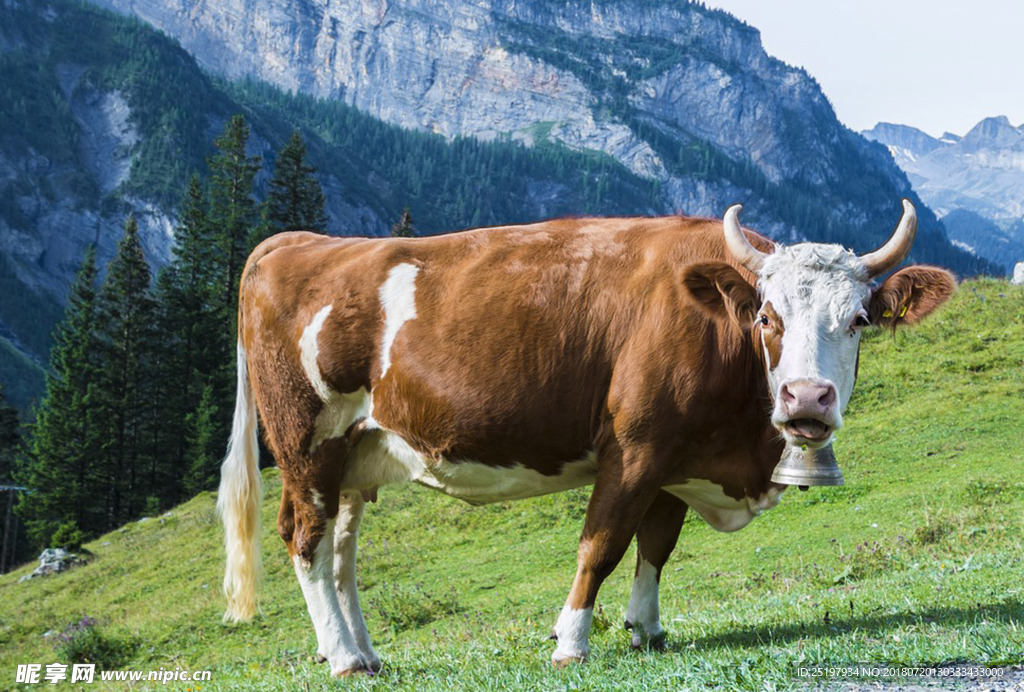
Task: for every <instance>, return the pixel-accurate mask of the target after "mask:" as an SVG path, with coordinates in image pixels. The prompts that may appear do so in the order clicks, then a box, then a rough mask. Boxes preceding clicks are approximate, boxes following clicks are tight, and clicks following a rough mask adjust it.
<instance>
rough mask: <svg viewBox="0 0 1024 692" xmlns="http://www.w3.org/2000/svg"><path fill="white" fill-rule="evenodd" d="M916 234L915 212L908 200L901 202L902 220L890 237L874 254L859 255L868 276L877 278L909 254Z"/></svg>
mask: <svg viewBox="0 0 1024 692" xmlns="http://www.w3.org/2000/svg"><path fill="white" fill-rule="evenodd" d="M916 233H917V211H916V210H915V209H914V205H913V204H911V203H910V200H909V199H904V200H903V218H901V219H900V224H899V225H898V226H897V227H896V230H895V231H893V234H892V237H891V238H889V242H887V243H886V244H885V245H883V246H882V247H880V248H878V249H877V250H875V251H874V252H869V253H868V254H866V255H861V256H860V259H861V261H862V262H863V263H864V266H865V267H866V268H867V270H868V276H878V275H879V274H884V273H885V272H887V271H889V270H890V269H892V268H893V267H895V266H896V265H897V264H899V263H900V262H902V261H903V260H905V259H906V258H907V255H908V254H910V246H911V245H913V244H914V235H915V234H916Z"/></svg>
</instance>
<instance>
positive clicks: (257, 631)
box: [0, 281, 1024, 690]
mask: <svg viewBox="0 0 1024 692" xmlns="http://www.w3.org/2000/svg"><path fill="white" fill-rule="evenodd" d="M1022 325H1024V289H1021V288H1011V287H1010V286H1009V285H1008V284H1006V283H1005V282H995V281H983V282H971V283H968V284H965V285H964V286H963V287H962V288H961V290H960V292H959V293H958V295H957V297H956V298H955V299H954V302H953V304H952V305H951V306H950V307H949V308H948V309H946V310H945V311H943V312H942V313H941V314H939V315H938V316H936V317H935V318H934V319H932V320H931V321H930V322H929V323H928V324H926V325H923V326H922V327H920V328H919V329H917V330H914V331H908V332H902V333H900V334H899V336H898V337H897V338H895V339H893V338H892V337H891V336H889V335H887V334H876V335H874V336H872V337H869V338H868V339H867V340H866V342H865V344H864V350H863V354H862V355H863V357H862V360H861V375H860V380H859V381H858V385H857V392H856V394H855V396H854V401H853V402H852V403H851V405H850V409H849V412H848V414H849V415H848V422H847V428H846V429H845V430H844V431H843V433H842V435H841V438H840V440H839V441H838V443H837V455H838V458H839V460H840V464H841V465H842V467H843V470H844V472H845V474H846V480H847V485H846V486H845V487H843V488H840V489H812V490H811V491H810V492H806V493H799V492H796V491H790V492H787V493H786V495H785V497H784V498H783V502H782V505H781V506H780V507H779V508H777V509H775V510H773V511H772V512H770V513H768V514H766V515H765V516H763V517H761V518H760V519H758V520H757V521H756V522H754V523H753V524H751V526H750V527H748V528H747V529H744V530H743V531H741V532H739V533H736V534H718V533H715V532H714V531H712V530H711V529H710V528H708V527H707V526H706V525H705V524H704V523H703V522H702V521H700V520H699V519H697V518H690V519H688V520H687V522H686V524H685V526H684V528H683V535H682V537H681V540H680V544H679V547H678V548H677V551H676V553H675V555H674V556H673V558H672V560H671V561H670V563H669V565H668V566H667V568H666V572H665V576H664V579H663V588H662V599H663V600H662V615H663V620H664V622H665V624H666V626H667V627H668V629H669V631H670V636H671V638H670V644H669V650H668V651H667V652H664V653H647V652H632V651H630V650H629V648H628V638H627V636H626V635H625V634H624V633H623V632H622V631H621V630H620V627H619V624H620V623H621V621H622V619H623V615H624V612H625V605H626V601H627V599H628V588H629V584H630V581H631V572H632V560H633V556H632V554H630V555H628V556H627V558H626V560H625V562H624V564H623V566H621V567H620V568H619V569H618V570H617V571H616V572H615V574H613V575H612V577H611V578H610V579H609V580H608V582H607V583H606V585H605V587H604V588H603V590H602V592H601V599H600V603H601V605H602V609H601V611H600V613H599V614H598V616H597V618H596V632H595V634H594V636H593V639H592V643H593V645H594V656H593V660H592V661H591V662H590V663H588V664H587V665H586V666H583V667H576V668H572V669H569V670H565V671H556V670H553V669H552V668H551V666H550V664H549V663H548V658H549V656H550V653H551V649H552V643H550V642H547V641H545V637H546V636H547V634H548V633H549V632H550V628H551V625H552V624H553V623H554V620H555V617H556V615H557V613H558V610H559V609H560V607H561V604H562V602H563V600H564V598H565V594H566V592H567V589H568V587H569V584H570V581H571V578H572V574H573V571H574V565H575V543H576V537H577V534H578V531H579V528H580V523H581V519H582V515H583V511H584V507H585V502H586V493H584V492H574V493H566V494H562V495H558V496H552V497H546V498H538V499H535V500H529V501H524V502H519V503H515V504H506V505H494V506H489V507H483V508H472V507H468V506H465V505H462V504H460V503H458V502H456V501H454V500H451V499H449V498H446V497H444V496H441V495H438V494H436V493H432V492H430V491H427V490H424V489H422V488H419V487H415V486H406V487H398V488H392V489H388V490H385V491H384V492H382V494H381V500H380V502H379V503H378V504H377V505H376V506H371V508H370V511H369V512H368V514H367V519H366V521H365V523H364V530H363V533H362V540H361V552H360V581H361V583H362V593H363V603H364V607H365V609H366V613H367V619H368V620H369V624H370V628H371V633H372V634H373V636H374V638H375V643H376V646H377V649H378V651H379V652H380V653H381V655H382V658H383V659H384V661H385V670H384V672H383V673H382V674H381V675H380V676H379V677H377V678H375V679H359V680H353V681H345V682H340V683H337V682H334V683H332V682H331V681H329V679H328V676H327V671H326V667H325V666H322V665H317V664H315V663H313V662H312V660H311V658H310V656H311V654H313V652H314V650H315V646H316V642H315V635H314V633H313V628H312V626H311V624H310V623H309V620H308V616H307V614H306V612H305V606H304V604H303V601H302V597H301V594H300V592H299V588H298V585H297V583H296V582H295V579H294V575H293V574H292V571H291V568H290V564H289V563H288V560H287V557H286V554H285V552H284V549H283V547H282V546H281V544H280V541H279V540H278V539H277V537H276V535H275V533H274V518H275V513H276V501H277V491H278V482H277V477H276V473H275V472H273V471H269V472H267V473H266V474H265V477H266V479H267V481H268V482H267V483H266V496H265V506H264V517H263V538H264V543H263V546H264V548H263V551H264V561H265V564H266V567H267V574H266V579H265V587H264V615H263V617H262V618H260V619H258V620H257V621H256V622H254V623H253V624H250V625H245V626H236V627H228V626H225V625H223V624H221V621H220V613H221V610H222V608H223V602H222V600H221V597H220V595H219V581H220V570H221V565H222V562H223V559H222V553H221V548H220V545H219V544H220V531H219V527H218V526H217V525H216V519H215V516H214V510H213V506H214V496H213V495H212V494H204V495H200V496H199V497H197V498H195V499H193V500H191V501H190V502H188V503H186V504H184V505H182V506H181V507H179V508H177V509H176V510H175V511H174V512H173V513H172V515H171V516H170V517H166V518H164V519H163V520H161V519H149V520H146V521H143V522H141V523H136V524H132V525H129V526H128V527H125V528H123V529H121V530H119V531H115V532H113V533H111V534H109V535H108V536H105V537H104V538H102V539H100V540H98V541H95V542H93V543H91V544H89V545H88V548H89V549H91V550H92V551H93V552H95V553H96V558H95V560H94V562H93V563H92V564H90V565H89V566H87V567H83V568H78V569H76V570H74V571H72V572H70V573H66V574H63V575H58V576H54V577H49V578H46V579H40V580H33V581H32V582H28V583H25V584H16V581H17V578H18V577H19V576H21V575H22V574H25V573H26V572H27V571H28V570H29V569H30V568H29V567H26V568H23V569H21V570H19V571H17V572H15V573H13V574H11V575H7V576H4V577H0V687H3V686H5V685H8V684H12V683H13V680H14V669H15V665H16V664H17V663H19V662H22V663H23V662H30V661H35V662H40V663H47V662H52V661H53V660H55V654H54V653H53V651H52V650H51V649H50V647H49V645H48V643H47V640H45V639H44V638H43V637H42V635H43V633H44V632H46V631H47V630H50V629H55V628H56V629H59V628H61V627H62V626H63V625H64V624H65V623H67V622H69V621H71V620H73V619H77V618H79V617H81V616H82V615H83V614H88V615H90V616H93V617H95V618H97V619H98V620H99V622H100V626H101V628H103V629H104V630H105V631H107V632H109V633H111V634H117V635H121V636H127V637H132V638H134V640H135V641H136V642H138V647H137V649H136V650H135V653H134V654H133V656H132V658H130V659H129V660H127V661H126V662H125V663H124V664H123V666H122V667H124V668H129V667H131V668H160V667H161V666H163V667H165V668H174V667H175V666H182V667H185V668H189V669H193V668H196V669H198V668H212V669H213V670H214V677H213V681H212V682H210V683H204V684H203V685H202V689H203V690H220V689H223V690H232V689H259V690H263V689H266V690H270V689H274V690H277V689H282V690H283V689H296V688H302V687H303V686H304V685H308V688H307V689H323V688H328V687H331V686H332V685H333V686H335V687H340V686H348V687H352V688H356V689H366V688H379V689H416V690H422V689H451V688H455V689H460V688H461V689H485V688H490V689H497V688H516V689H665V688H681V687H689V688H693V687H703V686H713V687H717V686H722V687H727V688H745V689H755V688H756V689H760V688H763V687H765V686H766V685H768V686H777V687H788V686H791V685H795V684H798V683H799V681H798V680H796V679H795V678H794V677H793V673H792V667H793V665H794V664H795V663H800V662H823V663H833V664H835V663H843V662H856V661H865V662H878V663H900V664H917V665H927V664H938V663H942V662H950V661H963V662H972V663H978V664H996V663H1011V662H1012V663H1016V664H1020V663H1022V662H1024V605H1022V603H1024V583H1022V580H1021V575H1022V574H1024V564H1022V550H1021V547H1022V546H1021V543H1022V537H1024V531H1022V528H1024V527H1022V524H1024V519H1022V514H1024V513H1022V509H1024V451H1022V447H1021V443H1020V436H1021V431H1022V429H1024V398H1022V394H1021V392H1022V391H1024V329H1022ZM417 622H424V624H421V625H416V624H410V623H417ZM172 687H173V686H172ZM179 687H180V688H182V689H185V688H186V687H187V686H186V685H179ZM143 688H144V687H143ZM90 689H101V686H100V685H99V684H96V685H93V686H90ZM114 689H125V684H124V683H122V684H121V686H120V687H115V688H114ZM136 689H140V688H139V687H136Z"/></svg>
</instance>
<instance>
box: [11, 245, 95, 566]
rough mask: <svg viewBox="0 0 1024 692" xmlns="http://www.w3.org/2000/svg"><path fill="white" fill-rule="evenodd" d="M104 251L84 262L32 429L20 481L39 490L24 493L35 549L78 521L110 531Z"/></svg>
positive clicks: (24, 514)
mask: <svg viewBox="0 0 1024 692" xmlns="http://www.w3.org/2000/svg"><path fill="white" fill-rule="evenodd" d="M96 276H97V269H96V253H95V250H94V248H92V247H90V248H89V249H88V250H87V251H86V254H85V257H84V259H83V260H82V266H81V268H80V269H79V271H78V275H77V276H76V278H75V281H74V283H73V284H72V286H71V292H70V294H69V295H68V301H67V307H66V308H65V311H64V319H63V321H62V322H61V323H60V324H59V325H58V327H57V329H56V332H55V333H54V344H53V348H52V349H51V351H50V367H49V372H48V374H47V377H46V393H45V395H44V396H43V399H42V400H41V402H40V403H39V406H38V407H37V408H36V412H35V423H34V424H33V425H32V426H31V428H30V434H29V438H28V445H27V446H28V450H27V456H26V459H25V461H24V465H23V466H21V468H20V469H19V472H18V473H17V480H18V481H19V482H20V483H21V484H22V485H25V486H27V487H28V488H29V489H30V490H31V491H32V492H31V493H24V494H22V495H21V497H20V499H19V502H18V514H19V516H20V517H21V518H22V519H23V520H24V521H25V525H26V528H27V529H28V534H29V540H30V542H31V543H32V544H33V546H34V547H37V548H42V547H46V546H48V545H49V543H50V538H51V536H52V535H53V533H54V531H56V530H57V528H58V527H59V526H60V525H62V524H66V523H68V522H73V523H74V524H75V525H76V526H78V527H79V528H80V529H82V530H83V531H85V532H87V533H89V534H90V535H95V534H98V533H99V532H100V531H101V530H103V529H104V528H106V527H107V524H106V517H105V513H104V512H103V508H102V506H98V503H97V501H96V500H97V498H98V497H102V494H99V495H98V494H97V493H98V492H100V493H101V491H100V486H99V484H98V483H97V482H96V481H97V479H96V470H97V469H96V465H97V463H99V461H100V455H101V447H102V444H103V441H104V438H103V434H104V433H103V431H102V429H101V427H102V426H101V425H100V420H101V414H100V413H99V412H98V411H97V408H96V400H97V388H98V379H99V360H98V354H97V341H96V334H95V328H96V324H97V306H96V301H97V296H96Z"/></svg>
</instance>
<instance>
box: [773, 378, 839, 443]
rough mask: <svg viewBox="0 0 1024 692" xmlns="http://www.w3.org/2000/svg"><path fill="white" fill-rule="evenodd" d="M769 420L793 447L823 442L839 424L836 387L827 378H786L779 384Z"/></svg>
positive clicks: (827, 439)
mask: <svg viewBox="0 0 1024 692" xmlns="http://www.w3.org/2000/svg"><path fill="white" fill-rule="evenodd" d="M772 418H773V420H772V423H774V424H775V427H776V428H778V429H779V431H780V432H781V433H782V434H783V436H784V437H785V438H786V442H787V443H789V444H790V445H793V446H797V447H804V446H806V447H810V448H812V449H817V448H819V447H823V446H825V445H826V444H827V443H828V441H829V440H830V439H831V438H832V433H833V432H835V431H836V430H837V429H838V428H839V427H840V425H842V417H841V416H840V415H839V397H838V395H837V393H836V387H835V385H834V384H832V383H831V382H829V381H828V380H810V379H805V380H790V381H788V382H784V383H783V384H782V386H780V387H779V395H778V397H777V400H776V405H775V414H774V415H773V416H772Z"/></svg>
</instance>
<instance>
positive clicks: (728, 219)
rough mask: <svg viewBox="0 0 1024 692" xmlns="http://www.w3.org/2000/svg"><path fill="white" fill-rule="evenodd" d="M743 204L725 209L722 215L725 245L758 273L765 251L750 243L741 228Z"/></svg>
mask: <svg viewBox="0 0 1024 692" xmlns="http://www.w3.org/2000/svg"><path fill="white" fill-rule="evenodd" d="M741 209H743V205H742V204H734V205H732V206H731V207H729V208H728V209H726V210H725V216H723V217H722V226H723V227H724V228H725V246H726V247H727V248H729V252H731V253H732V256H733V257H735V258H736V260H737V261H738V262H739V263H740V264H742V265H743V266H744V267H746V268H747V269H749V270H750V271H752V272H754V273H755V274H757V273H758V272H759V271H760V270H761V265H762V264H764V258H765V257H767V255H765V253H763V252H761V251H760V250H758V249H757V248H756V247H754V246H753V245H751V244H750V241H749V240H747V236H746V235H745V234H744V233H743V229H742V228H740V210H741Z"/></svg>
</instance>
